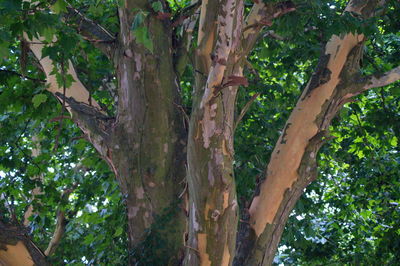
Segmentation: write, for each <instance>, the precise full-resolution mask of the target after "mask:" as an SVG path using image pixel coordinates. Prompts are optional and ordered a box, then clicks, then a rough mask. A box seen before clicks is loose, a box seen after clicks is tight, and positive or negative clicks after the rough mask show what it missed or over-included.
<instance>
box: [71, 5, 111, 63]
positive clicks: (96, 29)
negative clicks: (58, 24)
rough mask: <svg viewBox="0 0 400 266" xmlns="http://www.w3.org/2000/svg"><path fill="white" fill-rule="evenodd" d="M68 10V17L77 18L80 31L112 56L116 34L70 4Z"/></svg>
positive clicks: (106, 53)
mask: <svg viewBox="0 0 400 266" xmlns="http://www.w3.org/2000/svg"><path fill="white" fill-rule="evenodd" d="M67 10H68V13H67V15H66V16H67V19H71V18H73V19H76V23H77V24H78V25H77V30H78V33H79V34H81V35H82V36H83V37H84V38H85V39H86V40H89V41H90V42H92V43H93V45H94V46H96V47H97V48H99V49H100V50H101V51H102V52H103V53H104V54H105V55H107V56H108V57H109V58H111V57H112V51H113V48H112V46H111V44H113V43H114V42H115V40H116V39H115V36H114V35H113V34H111V33H110V32H108V31H107V30H106V29H105V28H103V27H102V26H101V25H99V24H97V23H96V22H94V21H93V20H91V19H88V18H87V17H85V16H84V15H83V14H82V13H81V12H79V10H77V9H75V8H73V7H72V6H69V7H68V8H67Z"/></svg>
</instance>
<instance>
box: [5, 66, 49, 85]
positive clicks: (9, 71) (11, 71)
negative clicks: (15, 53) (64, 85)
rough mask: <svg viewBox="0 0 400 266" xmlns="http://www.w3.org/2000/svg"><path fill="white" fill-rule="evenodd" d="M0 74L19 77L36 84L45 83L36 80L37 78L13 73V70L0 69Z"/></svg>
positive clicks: (41, 80)
mask: <svg viewBox="0 0 400 266" xmlns="http://www.w3.org/2000/svg"><path fill="white" fill-rule="evenodd" d="M0 72H3V73H7V74H11V75H14V76H18V77H21V78H22V79H28V80H32V81H36V82H40V83H45V82H46V80H43V79H37V78H31V77H28V76H25V75H22V74H21V73H18V72H16V71H13V70H6V69H0Z"/></svg>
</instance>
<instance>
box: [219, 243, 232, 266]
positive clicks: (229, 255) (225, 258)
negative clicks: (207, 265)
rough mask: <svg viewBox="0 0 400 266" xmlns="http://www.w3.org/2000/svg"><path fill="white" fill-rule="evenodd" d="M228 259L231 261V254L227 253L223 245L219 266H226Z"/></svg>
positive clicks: (227, 249)
mask: <svg viewBox="0 0 400 266" xmlns="http://www.w3.org/2000/svg"><path fill="white" fill-rule="evenodd" d="M230 259H231V254H230V253H229V248H228V245H225V247H224V254H223V255H222V262H221V266H228V265H229V260H230Z"/></svg>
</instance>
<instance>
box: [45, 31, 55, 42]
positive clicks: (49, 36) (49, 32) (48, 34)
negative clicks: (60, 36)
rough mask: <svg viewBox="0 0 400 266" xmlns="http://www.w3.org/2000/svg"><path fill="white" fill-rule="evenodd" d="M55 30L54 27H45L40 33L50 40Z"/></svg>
mask: <svg viewBox="0 0 400 266" xmlns="http://www.w3.org/2000/svg"><path fill="white" fill-rule="evenodd" d="M55 32H56V31H55V29H53V28H50V27H47V28H44V29H43V31H42V35H43V36H44V38H45V39H46V41H47V42H51V41H52V40H53V36H54V34H55Z"/></svg>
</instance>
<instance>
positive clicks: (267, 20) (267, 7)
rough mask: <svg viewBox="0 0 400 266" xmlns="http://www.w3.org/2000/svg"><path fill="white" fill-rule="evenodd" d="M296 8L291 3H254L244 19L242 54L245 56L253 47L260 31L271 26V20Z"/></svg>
mask: <svg viewBox="0 0 400 266" xmlns="http://www.w3.org/2000/svg"><path fill="white" fill-rule="evenodd" d="M295 10H296V7H295V5H294V3H293V2H292V1H282V2H278V3H268V4H264V3H263V2H262V1H259V2H258V3H255V4H254V5H253V7H252V9H251V11H250V13H249V15H248V16H247V18H246V23H245V26H244V29H243V40H242V47H243V54H244V55H247V54H248V53H249V52H250V51H251V49H252V48H253V46H254V45H255V43H256V41H257V39H258V36H259V34H260V32H261V30H262V29H263V28H264V27H265V26H271V25H272V24H273V20H274V19H276V18H278V17H281V16H283V15H285V14H287V13H290V12H293V11H295Z"/></svg>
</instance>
